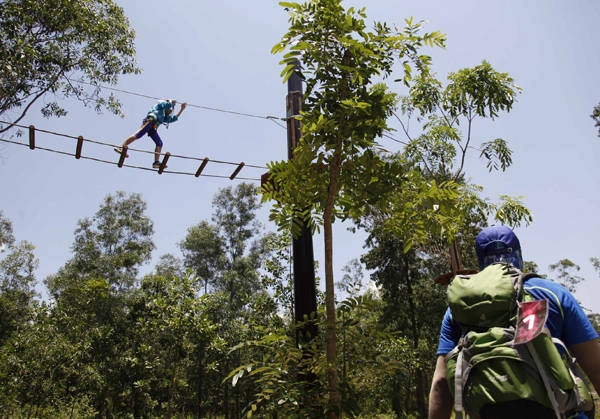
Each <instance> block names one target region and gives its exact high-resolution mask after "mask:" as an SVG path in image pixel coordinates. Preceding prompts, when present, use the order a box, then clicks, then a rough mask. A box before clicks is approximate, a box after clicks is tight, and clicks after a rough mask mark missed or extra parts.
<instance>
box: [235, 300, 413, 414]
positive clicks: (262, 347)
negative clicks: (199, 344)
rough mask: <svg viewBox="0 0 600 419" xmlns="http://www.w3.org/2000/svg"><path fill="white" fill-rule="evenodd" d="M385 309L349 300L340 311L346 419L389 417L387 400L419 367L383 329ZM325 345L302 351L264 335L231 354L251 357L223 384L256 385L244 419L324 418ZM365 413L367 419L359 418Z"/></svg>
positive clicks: (280, 336) (286, 339) (285, 335)
mask: <svg viewBox="0 0 600 419" xmlns="http://www.w3.org/2000/svg"><path fill="white" fill-rule="evenodd" d="M381 308H382V304H381V300H380V299H379V298H377V297H376V296H374V295H373V294H369V293H361V294H357V295H356V296H355V297H352V298H348V299H346V300H344V301H342V302H341V303H340V305H339V308H338V317H339V324H338V329H339V330H340V335H341V336H342V339H341V342H340V357H339V369H340V371H342V374H341V376H340V378H341V380H340V391H341V393H342V408H343V410H344V414H345V415H348V416H349V417H379V416H376V415H379V414H381V415H385V414H387V413H389V412H390V411H391V405H390V402H389V400H388V395H391V394H393V393H394V392H396V391H399V389H401V388H403V386H402V384H401V382H402V378H401V377H406V376H407V375H409V371H410V370H411V369H413V368H415V365H416V364H415V363H414V362H415V360H414V353H413V351H412V350H411V349H410V348H409V347H408V345H407V343H406V341H405V340H404V339H403V338H400V337H398V336H397V335H396V334H394V333H390V331H389V330H387V329H386V328H385V327H382V325H381V324H380V323H379V321H380V315H381ZM320 319H321V322H322V321H323V320H324V319H323V318H322V317H321V318H320ZM319 330H324V325H322V324H321V325H320V326H319ZM324 339H325V336H324V335H323V336H320V337H319V339H318V340H316V341H314V342H313V343H312V344H310V345H309V346H308V347H301V348H300V347H297V346H296V345H295V342H294V340H293V338H292V337H291V336H290V334H289V332H286V331H285V330H277V331H273V330H269V331H266V330H265V331H264V333H263V334H261V335H260V336H259V337H258V338H257V339H252V340H249V341H247V342H242V343H241V344H240V345H238V346H236V347H234V348H232V351H234V352H242V353H244V354H249V355H250V357H249V358H247V359H248V361H247V362H246V363H244V364H242V365H239V366H238V367H236V368H234V369H233V370H232V371H231V372H230V373H229V374H228V375H227V377H226V378H225V380H226V381H227V382H229V383H231V385H232V386H234V387H236V386H240V385H242V383H244V382H246V383H248V382H251V383H252V384H253V388H255V393H254V395H253V398H252V400H251V401H250V402H249V403H248V405H247V406H246V408H245V410H244V412H245V417H259V418H262V417H264V418H266V417H272V415H274V414H277V415H283V416H284V417H286V418H288V417H289V418H309V417H324V415H326V412H327V409H328V402H327V368H326V366H327V360H326V357H325V356H324V354H323V351H322V349H321V348H320V345H322V342H323V341H324ZM404 388H405V387H404ZM405 391H407V392H408V391H410V390H409V389H406V388H405ZM366 412H368V413H369V416H360V414H361V413H362V414H363V415H364V414H365V413H366Z"/></svg>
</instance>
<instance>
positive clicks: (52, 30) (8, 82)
mask: <svg viewBox="0 0 600 419" xmlns="http://www.w3.org/2000/svg"><path fill="white" fill-rule="evenodd" d="M134 37H135V33H134V31H133V29H131V28H130V27H129V22H128V20H127V18H126V17H125V15H124V13H123V9H122V8H121V7H119V6H118V5H117V4H116V3H115V2H114V1H112V0H81V1H70V0H54V1H37V0H5V1H2V2H1V3H0V46H1V47H0V63H2V64H1V65H0V80H1V83H0V116H3V117H5V118H6V116H8V113H9V112H11V113H12V112H13V111H14V115H15V117H14V118H12V123H10V124H8V125H7V126H4V127H2V126H0V133H1V132H5V131H7V130H9V129H10V128H11V127H12V124H16V123H18V122H19V121H20V120H21V119H22V118H23V117H24V116H25V114H26V113H27V112H28V111H29V109H30V108H31V106H32V105H33V104H34V103H36V102H37V101H38V100H39V99H40V98H42V97H43V96H47V95H52V96H55V97H56V96H63V97H65V98H68V97H74V98H76V99H78V100H79V101H81V102H83V104H84V105H86V106H87V105H89V104H93V106H94V107H95V109H96V111H98V112H99V111H101V110H102V109H103V108H107V109H109V110H110V111H112V112H113V113H115V114H120V103H119V102H118V101H117V100H116V98H115V97H114V96H113V95H112V94H111V95H110V96H108V97H105V96H103V95H102V94H101V90H100V87H99V85H100V83H108V84H116V83H117V79H118V76H119V75H121V74H131V73H139V71H140V70H139V69H138V68H137V66H136V63H135V47H134ZM76 78H78V79H79V80H78V81H75V79H76ZM84 85H85V86H86V87H84ZM41 111H42V114H43V115H44V116H46V117H50V116H63V115H66V113H67V112H66V110H65V109H63V108H62V107H61V106H60V105H59V104H58V102H57V101H56V100H54V101H50V100H48V101H47V102H46V103H45V105H44V106H43V107H42V109H41ZM5 115H6V116H5Z"/></svg>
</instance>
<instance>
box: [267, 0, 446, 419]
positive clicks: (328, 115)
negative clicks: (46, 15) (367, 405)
mask: <svg viewBox="0 0 600 419" xmlns="http://www.w3.org/2000/svg"><path fill="white" fill-rule="evenodd" d="M282 5H283V6H284V7H286V9H287V10H288V11H289V15H290V18H289V22H290V28H289V30H288V32H287V33H286V34H285V35H284V36H283V37H282V39H281V41H280V42H279V43H278V44H276V45H275V46H274V47H273V50H272V52H273V53H282V52H285V55H284V58H283V60H282V64H283V65H284V66H285V68H284V70H283V72H282V75H283V78H284V81H285V80H287V78H289V77H290V75H291V74H292V72H293V71H295V70H294V68H295V65H296V61H297V60H300V62H301V63H302V66H303V70H302V75H303V77H304V78H305V81H306V93H305V104H306V105H305V108H304V110H303V111H302V115H301V117H300V118H299V119H300V120H301V122H302V124H303V133H302V138H301V139H300V141H299V144H298V146H297V147H296V148H295V150H294V158H293V159H292V160H290V161H286V162H273V163H270V164H269V170H270V174H271V179H272V180H273V182H272V184H268V185H266V187H265V188H264V189H263V199H265V200H270V199H272V200H274V201H275V204H274V208H273V211H272V218H273V219H275V220H276V221H277V222H278V224H279V225H280V226H281V227H282V228H286V229H287V228H290V227H291V228H293V231H294V232H295V233H296V234H297V232H298V225H297V224H296V225H294V223H297V222H298V220H300V221H302V222H304V223H306V225H308V226H312V227H313V228H315V227H316V226H317V225H322V226H323V233H324V249H325V258H324V259H325V290H326V312H327V361H328V387H329V389H328V391H329V395H330V400H329V403H330V406H329V415H331V416H333V417H336V416H337V415H338V414H340V413H341V397H340V393H339V387H338V373H337V343H336V314H335V296H334V278H333V262H332V250H333V235H332V224H333V222H334V220H336V219H338V218H348V217H350V216H357V215H358V214H360V213H361V212H362V211H363V208H364V202H365V201H367V200H368V198H369V197H370V196H369V192H371V191H372V188H376V187H377V185H378V184H379V183H380V181H381V180H382V179H392V180H395V179H398V177H397V173H392V170H390V173H383V171H384V170H385V169H386V168H388V167H389V166H386V164H385V162H383V161H382V159H381V158H380V157H379V156H378V154H377V152H376V151H377V144H376V141H375V139H376V137H378V136H381V135H382V134H383V133H384V131H385V130H386V129H387V119H388V117H390V116H391V114H392V111H393V108H394V106H395V104H396V96H395V95H394V94H392V93H391V92H390V91H389V90H388V89H387V87H386V86H384V85H383V84H379V83H377V81H378V80H380V79H381V77H384V78H385V77H386V76H389V75H390V74H391V73H392V70H393V65H394V63H395V62H396V60H397V57H399V58H401V59H403V60H404V67H403V68H404V75H403V77H402V78H403V80H405V81H406V80H408V79H409V78H410V77H411V74H412V68H413V66H414V68H416V69H417V71H418V72H419V73H420V72H425V71H427V68H428V65H429V57H427V56H426V55H424V54H421V53H420V52H419V50H420V49H421V47H422V46H423V45H438V46H442V45H443V42H444V37H443V35H441V34H440V33H439V32H433V33H425V34H421V33H420V32H421V30H422V24H421V23H414V22H413V21H412V20H408V21H407V24H406V27H405V28H404V30H403V31H399V30H397V29H392V28H390V27H388V26H387V25H386V24H384V23H375V25H374V30H373V31H368V30H367V26H366V24H365V17H366V13H365V10H364V9H360V10H357V9H355V8H352V7H351V8H349V9H348V10H345V9H344V8H343V7H342V5H341V0H310V1H307V2H305V3H302V4H299V3H291V2H286V3H282ZM394 186H397V185H394Z"/></svg>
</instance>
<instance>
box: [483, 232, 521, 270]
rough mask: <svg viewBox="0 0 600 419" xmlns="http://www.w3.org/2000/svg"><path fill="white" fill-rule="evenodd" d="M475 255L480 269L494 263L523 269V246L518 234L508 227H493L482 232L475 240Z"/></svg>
mask: <svg viewBox="0 0 600 419" xmlns="http://www.w3.org/2000/svg"><path fill="white" fill-rule="evenodd" d="M475 253H477V262H478V263H479V269H483V268H485V267H486V266H488V265H491V264H492V263H494V262H504V263H510V264H512V265H513V266H515V267H516V268H519V269H523V257H522V256H521V244H520V243H519V239H518V238H517V236H516V234H515V233H514V232H513V231H512V230H511V229H510V228H508V227H506V226H496V225H493V226H490V227H486V228H484V229H483V230H481V232H480V233H479V234H478V235H477V238H476V239H475Z"/></svg>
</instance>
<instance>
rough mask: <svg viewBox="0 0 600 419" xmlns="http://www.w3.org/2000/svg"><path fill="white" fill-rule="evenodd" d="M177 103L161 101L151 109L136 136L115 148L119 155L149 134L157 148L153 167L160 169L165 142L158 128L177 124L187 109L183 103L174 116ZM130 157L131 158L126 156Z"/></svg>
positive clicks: (171, 100)
mask: <svg viewBox="0 0 600 419" xmlns="http://www.w3.org/2000/svg"><path fill="white" fill-rule="evenodd" d="M176 105H177V102H176V101H175V100H173V99H167V100H161V101H159V102H158V103H157V104H156V105H154V106H153V107H152V109H150V111H149V112H148V114H147V115H146V117H145V118H144V120H143V121H142V126H141V128H140V129H138V130H137V131H136V132H135V133H134V134H132V135H130V136H129V137H127V139H125V141H124V142H123V144H122V145H121V147H115V151H116V152H117V153H119V154H120V153H121V150H122V148H123V147H125V146H129V144H131V143H132V142H134V141H135V140H137V139H139V138H141V137H142V136H143V135H144V134H148V137H150V138H152V141H154V144H156V147H155V148H154V163H153V164H152V167H153V168H155V169H157V168H159V167H160V152H161V150H162V146H163V142H162V140H161V138H160V135H158V131H157V130H158V127H159V126H160V124H167V125H168V124H170V123H171V122H175V121H177V120H178V119H179V116H180V115H181V113H182V112H183V110H184V109H185V108H186V106H187V103H182V104H181V107H180V108H179V112H177V114H176V115H173V111H174V110H175V106H176ZM125 157H129V156H127V155H126V156H125Z"/></svg>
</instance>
